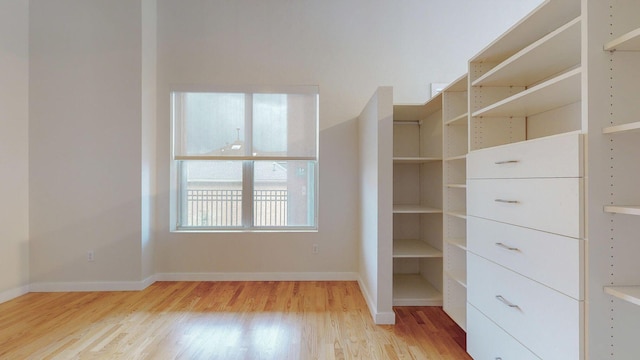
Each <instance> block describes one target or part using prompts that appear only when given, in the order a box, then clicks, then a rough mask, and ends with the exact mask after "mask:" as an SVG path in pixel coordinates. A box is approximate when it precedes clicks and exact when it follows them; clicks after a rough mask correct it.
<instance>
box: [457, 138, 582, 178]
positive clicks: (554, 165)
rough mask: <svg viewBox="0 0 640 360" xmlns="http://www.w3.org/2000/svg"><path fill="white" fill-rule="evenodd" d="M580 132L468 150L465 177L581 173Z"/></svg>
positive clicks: (562, 175)
mask: <svg viewBox="0 0 640 360" xmlns="http://www.w3.org/2000/svg"><path fill="white" fill-rule="evenodd" d="M582 154H583V145H582V134H576V133H571V134H563V135H557V136H551V137H545V138H541V139H535V140H529V141H523V142H519V143H514V144H507V145H502V146H496V147H492V148H487V149H481V150H476V151H472V152H470V153H469V155H468V157H467V176H468V177H469V178H532V177H581V176H583V165H582V164H583V155H582Z"/></svg>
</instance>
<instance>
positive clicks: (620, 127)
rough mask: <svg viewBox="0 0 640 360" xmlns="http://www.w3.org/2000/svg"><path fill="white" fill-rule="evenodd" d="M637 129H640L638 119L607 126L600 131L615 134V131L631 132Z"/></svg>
mask: <svg viewBox="0 0 640 360" xmlns="http://www.w3.org/2000/svg"><path fill="white" fill-rule="evenodd" d="M638 130H640V121H636V122H632V123H628V124H622V125H614V126H609V127H606V128H604V129H602V133H603V134H617V133H623V132H632V131H638Z"/></svg>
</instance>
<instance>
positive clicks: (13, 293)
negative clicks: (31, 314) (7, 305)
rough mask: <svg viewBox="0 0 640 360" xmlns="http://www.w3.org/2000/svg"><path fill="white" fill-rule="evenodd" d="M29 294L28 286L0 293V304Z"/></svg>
mask: <svg viewBox="0 0 640 360" xmlns="http://www.w3.org/2000/svg"><path fill="white" fill-rule="evenodd" d="M27 293H29V285H24V286H20V287H17V288H13V289H9V290H5V291H2V292H0V304H2V303H4V302H7V301H9V300H13V299H15V298H17V297H19V296H22V295H24V294H27Z"/></svg>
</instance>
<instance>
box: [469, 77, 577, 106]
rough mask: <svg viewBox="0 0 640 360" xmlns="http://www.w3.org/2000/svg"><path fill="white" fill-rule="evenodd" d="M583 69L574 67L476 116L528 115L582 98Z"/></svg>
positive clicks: (499, 102) (495, 104)
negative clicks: (581, 81)
mask: <svg viewBox="0 0 640 360" xmlns="http://www.w3.org/2000/svg"><path fill="white" fill-rule="evenodd" d="M580 74H581V69H580V68H578V69H573V70H571V71H568V72H566V73H564V74H562V75H559V76H556V77H554V78H553V79H551V80H548V81H545V82H543V83H541V84H539V85H536V86H534V87H532V88H530V89H528V90H524V91H522V92H520V93H518V94H516V95H513V96H511V97H508V98H506V99H504V100H502V101H498V102H497V103H494V104H491V105H489V106H487V107H485V108H484V109H481V110H478V111H476V112H475V113H473V116H474V117H482V116H494V117H509V116H515V117H526V116H530V115H535V114H539V113H542V112H545V111H548V110H552V109H556V108H558V107H561V106H564V105H568V104H571V103H574V102H577V101H579V100H580V96H581V92H580V78H581V75H580Z"/></svg>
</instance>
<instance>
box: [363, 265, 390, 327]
mask: <svg viewBox="0 0 640 360" xmlns="http://www.w3.org/2000/svg"><path fill="white" fill-rule="evenodd" d="M358 285H359V286H360V292H361V293H362V296H363V297H364V300H365V301H366V303H367V307H368V308H369V312H370V313H371V317H372V318H373V322H374V323H376V325H394V324H395V323H396V314H395V313H394V312H393V311H392V312H381V313H380V312H378V307H377V304H376V303H375V302H374V301H373V298H372V297H371V293H370V292H369V288H367V287H366V286H365V284H364V282H363V281H362V278H361V277H360V276H358Z"/></svg>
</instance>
